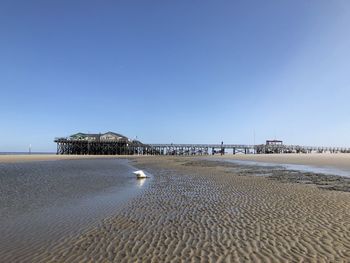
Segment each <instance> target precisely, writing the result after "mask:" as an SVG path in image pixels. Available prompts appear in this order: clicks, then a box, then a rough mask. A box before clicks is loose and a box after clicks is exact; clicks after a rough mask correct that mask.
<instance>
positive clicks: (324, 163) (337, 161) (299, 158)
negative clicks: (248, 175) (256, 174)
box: [209, 153, 350, 171]
mask: <svg viewBox="0 0 350 263" xmlns="http://www.w3.org/2000/svg"><path fill="white" fill-rule="evenodd" d="M209 157H211V158H224V159H226V158H229V159H232V160H242V161H255V162H267V163H277V164H281V163H283V164H301V165H312V166H317V167H332V168H337V169H343V170H347V171H350V154H349V153H335V154H330V153H322V154H317V153H312V154H235V155H233V154H225V155H214V156H209Z"/></svg>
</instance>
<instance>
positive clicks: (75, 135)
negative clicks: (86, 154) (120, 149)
mask: <svg viewBox="0 0 350 263" xmlns="http://www.w3.org/2000/svg"><path fill="white" fill-rule="evenodd" d="M106 134H110V135H113V136H116V137H122V138H123V139H128V137H126V136H124V135H122V134H120V133H116V132H111V131H109V132H106V133H83V132H78V133H75V134H72V135H71V136H69V137H70V138H76V137H95V138H100V137H101V136H103V135H106Z"/></svg>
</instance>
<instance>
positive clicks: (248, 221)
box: [35, 157, 350, 262]
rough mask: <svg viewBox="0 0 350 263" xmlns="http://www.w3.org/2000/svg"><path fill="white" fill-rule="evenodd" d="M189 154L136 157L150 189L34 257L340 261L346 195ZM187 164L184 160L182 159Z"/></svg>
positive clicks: (349, 211) (348, 207) (348, 203)
mask: <svg viewBox="0 0 350 263" xmlns="http://www.w3.org/2000/svg"><path fill="white" fill-rule="evenodd" d="M190 161H191V159H189V158H156V157H151V158H139V159H137V166H139V167H140V168H144V169H147V171H150V172H152V173H153V178H152V179H150V180H151V183H150V187H149V189H148V190H146V191H145V192H144V194H143V195H142V196H139V197H136V198H135V199H133V200H132V201H131V202H130V203H128V204H127V205H126V206H125V207H124V208H123V209H122V210H121V212H119V213H118V214H116V215H115V216H114V217H112V218H108V219H105V220H104V221H103V223H101V224H100V226H99V227H96V228H94V229H91V230H90V231H88V232H86V233H85V234H84V235H81V236H79V237H76V238H74V239H71V240H66V241H65V242H62V243H61V244H60V245H58V246H56V247H55V248H53V249H52V250H50V251H49V252H48V253H44V254H41V255H38V256H37V257H36V259H35V261H37V262H40V261H41V262H346V261H348V260H349V258H350V195H349V193H345V192H335V191H328V190H321V189H319V188H317V187H315V186H312V185H301V184H295V183H281V182H278V181H274V180H270V179H268V178H266V177H257V176H251V175H246V176H244V175H242V174H241V175H237V174H235V173H233V172H232V170H228V169H227V167H220V166H213V165H205V164H200V165H198V163H197V164H196V163H192V164H188V162H190ZM186 163H187V165H184V164H186Z"/></svg>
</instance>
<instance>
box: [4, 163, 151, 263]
mask: <svg viewBox="0 0 350 263" xmlns="http://www.w3.org/2000/svg"><path fill="white" fill-rule="evenodd" d="M134 170H135V168H134V167H132V166H131V165H130V164H129V163H128V161H127V160H115V159H114V160H113V159H99V160H65V161H50V162H35V163H20V164H19V163H17V164H0V197H1V200H2V202H1V203H0V214H1V217H0V248H1V249H0V258H1V260H5V261H7V262H16V261H17V262H21V261H28V260H29V259H30V258H32V257H33V256H34V255H35V254H40V253H42V252H43V251H47V250H49V249H50V247H52V246H54V244H56V243H58V242H61V241H62V240H65V239H69V238H70V237H71V236H73V235H76V234H79V233H81V232H82V231H84V230H85V229H88V228H90V227H92V226H94V225H97V224H98V223H99V222H100V221H101V220H102V219H104V218H106V217H108V216H111V215H114V214H115V212H116V211H117V210H118V209H119V208H120V207H121V206H122V204H123V203H124V202H126V201H127V200H129V199H130V198H132V197H134V196H135V195H137V194H138V193H140V191H142V189H144V188H145V187H147V184H148V183H147V181H148V180H149V179H141V180H137V179H136V178H135V176H134V175H133V174H132V172H133V171H134ZM148 175H149V174H148ZM149 176H150V175H149Z"/></svg>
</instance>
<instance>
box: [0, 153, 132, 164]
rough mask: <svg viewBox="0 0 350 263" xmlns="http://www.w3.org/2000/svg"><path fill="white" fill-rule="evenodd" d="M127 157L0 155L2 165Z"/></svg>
mask: <svg viewBox="0 0 350 263" xmlns="http://www.w3.org/2000/svg"><path fill="white" fill-rule="evenodd" d="M127 157H128V156H126V155H57V154H4V155H0V163H18V162H38V161H57V160H81V159H99V158H100V159H105V158H127Z"/></svg>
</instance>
